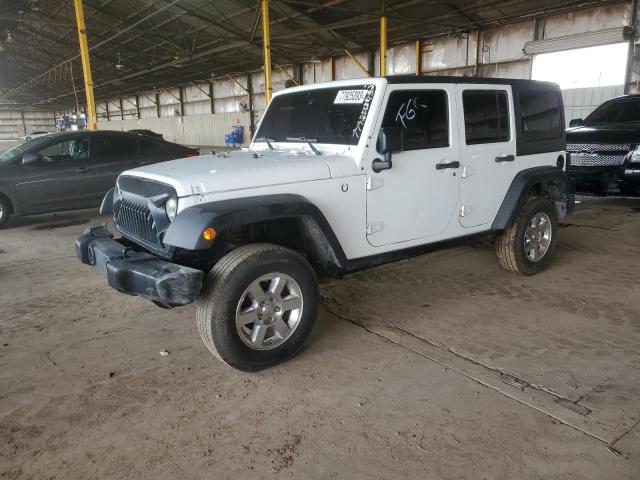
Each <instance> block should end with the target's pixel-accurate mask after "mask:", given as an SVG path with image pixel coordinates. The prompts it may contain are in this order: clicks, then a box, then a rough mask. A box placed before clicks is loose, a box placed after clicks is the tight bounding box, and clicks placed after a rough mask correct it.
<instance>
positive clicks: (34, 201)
mask: <svg viewBox="0 0 640 480" xmlns="http://www.w3.org/2000/svg"><path fill="white" fill-rule="evenodd" d="M38 153H40V155H42V159H41V160H40V161H38V162H36V163H32V164H29V165H23V164H20V163H19V164H18V165H16V169H15V173H16V187H15V188H16V195H17V197H18V200H19V201H20V204H21V206H22V209H23V210H24V212H25V213H39V212H52V211H56V210H66V209H76V208H87V207H92V206H95V205H96V204H97V203H96V202H97V196H96V195H95V187H96V185H95V178H96V177H95V170H94V169H93V166H92V164H91V162H90V159H89V139H88V138H87V137H86V136H77V137H73V138H70V139H67V140H62V141H57V142H54V143H50V144H48V145H46V146H44V147H43V148H41V149H40V150H39V151H38Z"/></svg>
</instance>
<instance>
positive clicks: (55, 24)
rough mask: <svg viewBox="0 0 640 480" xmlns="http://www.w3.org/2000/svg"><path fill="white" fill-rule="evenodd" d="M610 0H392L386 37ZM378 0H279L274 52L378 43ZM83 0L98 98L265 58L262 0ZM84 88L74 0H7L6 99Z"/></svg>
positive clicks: (59, 100)
mask: <svg viewBox="0 0 640 480" xmlns="http://www.w3.org/2000/svg"><path fill="white" fill-rule="evenodd" d="M605 3H608V2H606V1H584V0H574V1H571V0H537V1H535V2H530V1H522V0H503V1H494V0H449V1H438V0H388V1H387V2H386V5H387V7H386V8H387V16H388V19H389V41H390V45H393V44H394V43H399V42H407V41H412V40H416V39H421V38H428V37H431V36H436V35H442V34H449V35H458V34H465V32H467V31H469V30H475V29H482V28H487V27H489V26H491V25H496V24H502V23H509V22H514V21H518V20H521V19H525V18H531V17H533V16H537V15H546V14H552V13H558V12H563V11H572V10H574V9H576V8H580V7H585V6H590V5H602V4H605ZM380 6H381V2H380V0H304V1H303V0H271V1H270V16H271V37H272V41H271V44H272V59H273V62H274V63H279V64H281V65H284V64H298V63H304V62H309V61H314V60H316V59H318V58H323V57H328V56H332V55H338V54H342V53H344V50H345V49H348V50H349V51H351V52H363V51H373V50H375V48H376V47H377V45H378V21H379V20H378V19H379V15H380ZM84 8H85V17H86V22H87V32H88V37H89V47H90V49H91V61H92V70H93V79H94V83H95V85H96V96H97V98H108V97H113V96H121V95H126V94H132V93H136V92H139V91H142V90H148V89H149V88H166V87H170V86H175V85H183V84H185V83H188V82H192V81H200V80H210V79H212V78H215V77H216V76H221V75H225V74H232V73H241V72H247V71H254V70H259V69H260V68H261V66H262V48H261V30H260V28H259V24H260V1H259V0H215V1H211V0H139V1H135V2H131V1H129V0H85V1H84ZM532 47H534V48H535V47H536V44H533V45H532ZM82 90H83V81H82V69H81V65H80V59H79V48H78V39H77V31H76V29H75V16H74V9H73V2H72V1H71V0H4V1H3V2H2V3H0V105H3V104H4V105H6V106H9V105H10V106H21V107H25V106H26V107H28V106H41V107H42V106H59V105H68V104H70V103H72V98H73V95H74V94H76V95H78V94H79V93H80V92H82Z"/></svg>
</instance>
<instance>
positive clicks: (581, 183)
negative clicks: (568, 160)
mask: <svg viewBox="0 0 640 480" xmlns="http://www.w3.org/2000/svg"><path fill="white" fill-rule="evenodd" d="M567 175H568V176H569V178H570V179H571V180H572V181H573V182H574V183H575V185H576V191H577V192H578V193H593V194H606V193H627V194H628V193H632V192H638V193H640V165H639V164H628V165H621V166H615V167H571V166H570V167H569V169H568V171H567Z"/></svg>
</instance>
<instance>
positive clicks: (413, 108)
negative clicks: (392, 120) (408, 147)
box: [396, 97, 428, 128]
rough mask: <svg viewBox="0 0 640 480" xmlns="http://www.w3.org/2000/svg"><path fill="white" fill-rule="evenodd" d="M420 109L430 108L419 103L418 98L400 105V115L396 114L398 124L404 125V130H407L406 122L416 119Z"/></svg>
mask: <svg viewBox="0 0 640 480" xmlns="http://www.w3.org/2000/svg"><path fill="white" fill-rule="evenodd" d="M420 108H428V107H427V106H426V105H423V104H421V103H418V97H413V98H410V99H409V100H408V101H406V102H404V103H403V104H402V105H400V108H399V109H398V113H396V122H397V123H402V126H403V127H404V128H407V123H406V120H409V121H411V120H413V119H414V118H416V112H417V111H418V110H419V109H420Z"/></svg>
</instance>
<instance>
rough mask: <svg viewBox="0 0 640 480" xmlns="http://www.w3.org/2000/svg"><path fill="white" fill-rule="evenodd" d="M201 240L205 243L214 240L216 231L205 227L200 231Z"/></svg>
mask: <svg viewBox="0 0 640 480" xmlns="http://www.w3.org/2000/svg"><path fill="white" fill-rule="evenodd" d="M202 238H204V239H205V240H206V241H208V242H210V241H211V240H213V239H214V238H216V229H215V228H213V227H207V228H205V229H204V230H203V231H202Z"/></svg>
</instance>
